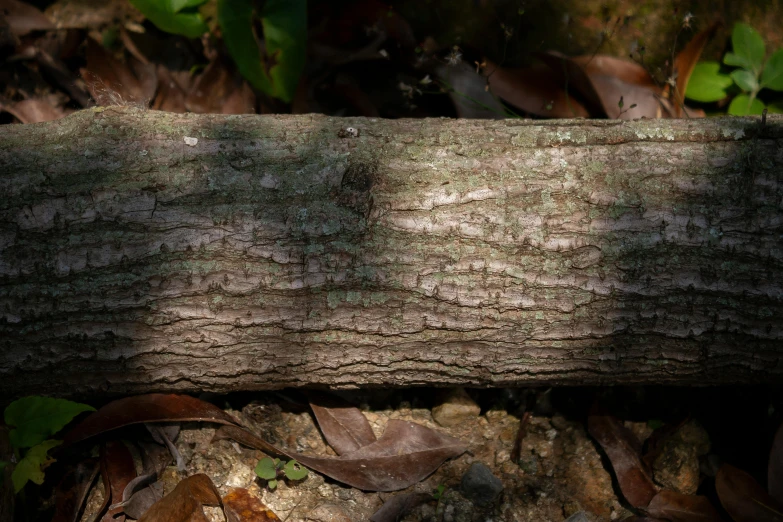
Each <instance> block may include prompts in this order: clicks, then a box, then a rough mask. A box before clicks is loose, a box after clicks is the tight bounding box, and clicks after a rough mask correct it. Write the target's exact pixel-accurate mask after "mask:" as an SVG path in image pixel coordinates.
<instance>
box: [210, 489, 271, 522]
mask: <svg viewBox="0 0 783 522" xmlns="http://www.w3.org/2000/svg"><path fill="white" fill-rule="evenodd" d="M223 509H224V510H225V512H226V520H227V521H228V522H277V521H279V520H280V518H279V517H278V516H277V515H275V513H274V512H273V511H272V510H271V509H269V508H268V507H266V506H265V505H264V503H263V502H261V501H260V500H259V499H258V498H257V497H255V496H253V495H251V494H250V492H249V491H248V490H246V489H245V488H233V489H231V490H230V491H229V492H228V493H226V495H225V496H224V497H223Z"/></svg>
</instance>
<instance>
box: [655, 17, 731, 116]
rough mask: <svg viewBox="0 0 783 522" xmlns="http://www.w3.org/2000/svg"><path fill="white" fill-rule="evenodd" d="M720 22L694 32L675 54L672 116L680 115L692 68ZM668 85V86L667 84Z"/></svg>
mask: <svg viewBox="0 0 783 522" xmlns="http://www.w3.org/2000/svg"><path fill="white" fill-rule="evenodd" d="M720 25H721V24H720V22H714V23H713V24H712V25H710V26H709V27H708V28H707V29H705V30H703V31H701V32H700V33H698V34H696V36H694V37H693V38H691V41H690V42H688V44H687V45H686V46H685V47H684V48H683V49H682V51H680V52H679V53H678V54H677V57H676V58H675V59H674V67H673V75H674V77H675V78H676V80H675V85H676V86H677V87H676V89H675V92H674V96H671V97H670V98H671V99H672V103H673V105H674V116H675V117H676V118H680V117H682V114H683V102H684V101H685V90H686V89H687V88H688V80H690V78H691V73H692V72H693V68H694V67H696V63H698V61H699V58H701V52H702V51H703V50H704V46H705V45H707V42H708V41H709V40H710V39H711V38H712V37H713V36H714V35H715V31H717V30H718V27H720ZM667 87H668V86H667Z"/></svg>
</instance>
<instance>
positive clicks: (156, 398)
mask: <svg viewBox="0 0 783 522" xmlns="http://www.w3.org/2000/svg"><path fill="white" fill-rule="evenodd" d="M175 421H204V422H216V423H218V424H237V421H236V419H234V418H233V417H231V415H229V414H228V413H226V412H224V411H223V410H221V409H220V408H218V407H217V406H214V405H212V404H210V403H208V402H204V401H201V400H199V399H196V398H194V397H190V396H188V395H176V394H163V393H150V394H147V395H137V396H135V397H126V398H124V399H119V400H116V401H114V402H110V403H109V404H107V405H106V406H104V407H102V408H101V409H99V410H98V411H96V412H94V413H92V414H90V416H89V417H87V418H86V419H84V420H83V421H82V422H80V423H79V424H77V425H76V426H74V428H73V429H72V430H71V431H69V432H68V433H67V434H66V435H65V438H64V439H65V440H64V441H63V446H68V445H70V444H75V443H77V442H80V441H82V440H85V439H88V438H90V437H93V436H95V435H99V434H101V433H105V432H107V431H110V430H113V429H116V428H121V427H123V426H128V425H130V424H140V423H143V422H175Z"/></svg>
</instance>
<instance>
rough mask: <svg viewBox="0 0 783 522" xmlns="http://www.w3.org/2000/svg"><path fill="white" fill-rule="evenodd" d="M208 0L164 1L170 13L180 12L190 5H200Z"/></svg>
mask: <svg viewBox="0 0 783 522" xmlns="http://www.w3.org/2000/svg"><path fill="white" fill-rule="evenodd" d="M206 1H207V0H164V1H163V2H161V3H163V4H164V6H165V8H166V10H168V11H169V12H170V13H178V12H180V11H181V10H183V9H186V8H188V7H198V6H200V5H201V4H203V3H205V2H206Z"/></svg>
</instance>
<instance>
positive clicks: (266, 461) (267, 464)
mask: <svg viewBox="0 0 783 522" xmlns="http://www.w3.org/2000/svg"><path fill="white" fill-rule="evenodd" d="M256 475H258V476H259V477H260V478H262V479H264V480H266V481H267V485H268V486H269V489H271V490H274V489H275V488H277V481H278V479H279V478H280V477H282V476H284V477H285V478H287V479H288V480H302V479H303V478H305V477H306V476H307V468H305V467H304V466H302V465H301V464H299V463H298V462H297V461H295V460H289V461H288V462H283V461H282V460H280V459H272V458H270V457H264V458H263V459H261V460H259V461H258V464H257V465H256Z"/></svg>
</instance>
